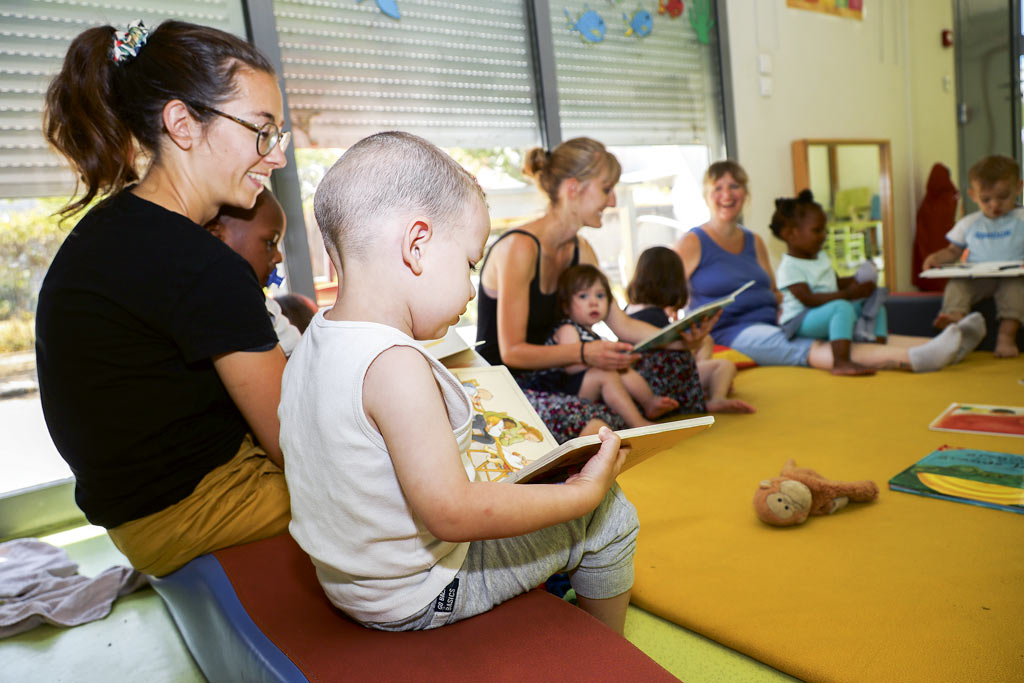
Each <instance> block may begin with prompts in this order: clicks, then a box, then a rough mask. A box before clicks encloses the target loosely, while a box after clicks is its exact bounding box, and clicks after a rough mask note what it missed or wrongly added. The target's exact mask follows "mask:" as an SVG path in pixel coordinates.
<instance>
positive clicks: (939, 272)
mask: <svg viewBox="0 0 1024 683" xmlns="http://www.w3.org/2000/svg"><path fill="white" fill-rule="evenodd" d="M1021 275H1024V262H1022V261H982V262H981V263H960V262H957V263H947V264H946V265H944V266H939V267H938V268H929V269H928V270H925V271H922V272H921V277H927V278H935V277H941V278H947V277H1019V276H1021Z"/></svg>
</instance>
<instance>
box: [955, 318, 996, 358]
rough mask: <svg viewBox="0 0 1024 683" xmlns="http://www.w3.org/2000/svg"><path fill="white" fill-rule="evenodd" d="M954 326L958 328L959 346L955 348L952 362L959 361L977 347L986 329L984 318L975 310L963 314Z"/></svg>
mask: <svg viewBox="0 0 1024 683" xmlns="http://www.w3.org/2000/svg"><path fill="white" fill-rule="evenodd" d="M956 326H957V327H959V328H960V348H958V349H957V351H956V356H954V357H953V362H954V363H959V362H960V361H962V360H963V359H964V358H965V357H966V356H967V354H969V353H970V352H971V351H973V350H974V349H976V348H977V347H978V344H980V343H981V340H982V339H984V338H985V332H987V331H988V330H987V329H986V327H985V318H984V317H983V316H982V315H981V313H978V312H977V311H974V312H973V313H970V314H968V315H965V316H964V317H963V318H961V319H960V320H959V321H958V322H957V324H956Z"/></svg>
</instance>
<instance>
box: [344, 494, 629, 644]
mask: <svg viewBox="0 0 1024 683" xmlns="http://www.w3.org/2000/svg"><path fill="white" fill-rule="evenodd" d="M527 486H528V484H527ZM638 530H639V523H638V521H637V516H636V508H634V507H633V504H632V503H630V502H629V501H628V500H627V499H626V496H625V494H623V493H622V489H620V488H619V485H618V484H615V485H613V486H612V488H611V489H610V490H609V491H608V494H607V495H606V496H605V497H604V500H603V501H601V504H600V505H598V506H597V508H596V509H595V510H594V511H593V512H591V513H590V514H587V515H584V516H583V517H580V518H579V519H574V520H572V521H569V522H564V523H562V524H557V525H555V526H552V527H548V528H546V529H540V530H539V531H534V532H533V533H531V534H526V535H524V536H515V537H513V538H498V539H493V540H487V541H474V542H472V543H470V544H469V553H468V554H467V555H466V560H465V561H464V562H463V563H462V568H461V569H460V570H459V571H458V573H457V574H456V575H455V579H454V580H453V581H452V582H451V583H450V584H449V585H448V586H447V587H446V588H445V589H444V590H443V591H441V594H440V595H438V596H437V598H436V599H435V600H434V601H433V602H431V603H430V604H429V605H427V606H426V607H424V608H423V609H421V610H419V611H418V612H416V613H415V614H413V615H412V616H410V617H407V618H406V619H401V620H399V621H390V622H383V623H382V622H370V623H363V625H364V626H368V627H370V628H375V629H380V630H382V631H416V630H423V629H429V628H437V627H438V626H444V625H445V624H452V623H455V622H456V621H460V620H462V619H468V618H469V617H472V616H476V615H477V614H482V613H483V612H486V611H488V610H490V609H491V608H492V607H494V606H495V605H499V604H501V603H503V602H505V601H506V600H509V599H511V598H514V597H515V596H517V595H520V594H522V593H525V592H527V591H529V590H532V589H534V588H536V587H538V586H539V585H541V584H542V583H544V581H546V580H547V579H548V577H550V576H551V575H552V574H558V573H562V572H569V574H570V578H569V581H570V583H571V584H572V587H573V589H575V591H576V592H577V594H579V595H582V596H583V597H586V598H593V599H602V598H612V597H615V596H616V595H620V594H622V593H625V592H626V591H628V590H629V589H630V588H632V587H633V553H634V552H635V551H636V535H637V532H638Z"/></svg>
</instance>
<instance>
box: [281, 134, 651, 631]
mask: <svg viewBox="0 0 1024 683" xmlns="http://www.w3.org/2000/svg"><path fill="white" fill-rule="evenodd" d="M313 205H314V210H315V212H316V219H317V222H318V224H319V225H320V229H321V231H322V232H323V235H324V242H325V245H326V248H327V252H328V254H329V255H330V257H331V260H332V262H333V263H334V265H335V266H336V267H337V269H338V272H342V273H344V283H343V286H342V287H341V288H340V290H339V292H338V298H337V301H336V303H335V305H334V307H333V308H331V309H329V310H325V311H321V312H320V313H318V314H317V315H316V316H315V317H314V318H313V320H312V322H311V323H310V325H309V327H308V328H307V329H306V332H305V334H304V335H303V337H302V339H301V340H300V342H299V344H298V346H297V347H296V349H295V352H294V353H293V354H292V357H291V359H290V360H289V362H288V365H287V367H286V369H285V373H284V379H283V384H282V392H281V404H280V408H279V411H278V412H279V415H280V418H281V447H282V450H283V452H284V457H285V461H286V462H287V467H286V468H285V476H286V478H287V480H288V488H289V491H290V494H291V500H292V522H291V526H290V527H289V529H290V531H291V534H292V536H294V537H295V539H296V541H297V542H298V543H299V545H300V546H302V548H303V549H304V550H305V551H306V552H307V553H308V554H309V555H310V557H311V558H312V560H313V563H314V564H315V565H316V568H317V576H318V578H319V580H320V583H321V585H322V586H323V588H324V591H325V592H326V594H327V596H328V597H329V598H330V600H331V602H333V603H334V604H335V605H336V606H337V607H339V608H340V609H341V610H343V611H344V612H345V613H346V614H348V615H349V616H351V617H352V618H354V619H356V620H357V621H359V622H361V623H362V624H364V625H366V626H370V627H372V628H378V629H384V630H414V629H424V628H433V627H437V626H442V625H444V624H447V623H451V622H454V621H458V620H460V619H464V618H467V617H470V616H473V615H475V614H479V613H481V612H485V611H487V610H489V609H490V608H491V607H493V606H495V605H497V604H499V603H501V602H503V601H505V600H508V599H509V598H512V597H514V596H515V595H518V594H520V593H523V592H525V591H527V590H530V589H531V588H533V587H535V586H538V585H539V584H540V583H542V582H543V581H544V580H545V579H547V578H548V577H549V576H550V575H552V574H555V573H559V572H570V573H571V574H572V578H571V581H572V584H573V587H574V588H575V589H576V593H577V596H578V598H579V604H580V606H581V607H582V608H583V609H585V610H586V611H588V612H590V613H591V614H593V615H594V616H596V617H597V618H599V619H601V620H602V621H604V622H605V623H606V624H608V625H609V626H611V627H612V628H614V629H616V630H617V631H619V632H620V633H621V632H622V626H623V622H624V620H625V611H626V606H627V605H628V602H629V592H630V588H631V587H632V581H633V552H634V550H635V545H636V533H637V520H636V511H635V510H634V508H633V506H632V505H631V504H630V503H629V501H627V500H626V499H625V497H624V496H623V494H622V492H621V490H620V489H619V488H618V486H617V485H615V477H616V476H617V474H618V472H619V469H620V468H621V466H622V459H623V457H624V455H623V454H624V451H620V449H619V440H618V437H617V436H616V435H615V434H613V433H612V432H611V431H609V430H607V429H604V430H602V433H601V439H602V441H603V444H602V447H601V449H600V451H599V452H598V453H597V454H596V455H595V456H593V458H591V460H590V461H589V462H588V463H587V464H586V466H585V467H584V468H583V470H582V471H581V472H580V473H579V474H578V475H575V476H574V477H571V478H570V479H569V480H567V481H566V482H565V483H564V484H561V485H543V484H531V485H516V484H504V483H496V482H473V481H471V479H470V476H468V472H467V470H466V468H465V467H464V465H463V460H462V458H461V453H460V452H462V451H464V450H465V449H466V448H467V447H468V444H469V441H470V439H471V436H472V430H471V418H472V407H471V404H470V402H469V398H468V397H467V395H466V394H465V393H464V392H463V390H462V388H461V384H460V383H459V381H458V380H457V379H455V377H454V376H453V375H452V374H451V373H449V372H448V371H447V370H446V369H445V368H444V367H443V366H442V365H441V364H440V363H438V362H437V361H436V360H434V359H433V358H431V357H430V355H429V354H427V353H426V352H425V351H424V349H423V347H422V346H420V345H419V344H418V343H417V342H416V340H426V339H436V338H438V337H441V336H443V335H444V332H445V330H446V329H447V328H448V327H449V326H450V325H452V324H454V323H455V322H456V321H457V320H458V318H459V316H460V315H461V314H462V313H463V312H464V311H465V309H466V304H467V303H468V302H469V301H470V300H471V299H472V298H473V297H474V296H475V291H474V289H473V285H472V284H471V282H470V271H471V270H472V269H473V268H474V267H475V264H476V263H477V262H478V261H479V260H480V259H481V257H482V254H483V247H484V242H485V240H486V239H487V235H488V232H489V230H490V220H489V218H488V214H487V206H486V204H485V202H484V196H483V191H482V190H481V189H480V186H479V185H478V184H477V183H476V180H475V179H474V178H473V177H472V176H471V175H470V174H468V173H467V172H466V171H465V170H463V169H462V167H460V166H459V165H458V164H457V163H455V162H454V161H453V160H452V159H451V157H449V156H448V155H447V154H445V153H444V152H442V151H441V150H439V149H437V148H436V147H434V146H433V145H431V144H430V143H429V142H427V141H425V140H423V139H421V138H418V137H416V136H413V135H410V134H407V133H395V132H392V133H380V134H377V135H373V136H371V137H369V138H366V139H364V140H362V141H360V142H359V143H357V144H356V145H354V146H353V147H351V148H350V149H349V150H347V151H346V152H345V154H344V155H342V157H341V158H340V159H339V160H338V161H337V162H336V163H335V164H334V166H333V167H332V168H331V169H330V170H329V171H328V172H327V174H326V175H325V176H324V179H323V181H322V182H321V183H320V185H319V187H318V188H317V191H316V196H315V198H314V203H313Z"/></svg>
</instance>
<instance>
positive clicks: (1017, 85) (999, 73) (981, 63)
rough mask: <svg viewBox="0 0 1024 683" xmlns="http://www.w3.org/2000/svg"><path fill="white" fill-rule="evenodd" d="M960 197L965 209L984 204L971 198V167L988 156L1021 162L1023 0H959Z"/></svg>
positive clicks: (956, 43)
mask: <svg viewBox="0 0 1024 683" xmlns="http://www.w3.org/2000/svg"><path fill="white" fill-rule="evenodd" d="M954 23H955V31H954V46H955V50H956V83H957V108H958V111H957V121H958V123H959V138H960V139H959V143H960V178H959V184H960V196H961V197H962V198H963V202H964V213H965V214H967V213H971V212H973V211H977V210H978V207H977V205H975V203H974V202H972V201H971V199H970V197H968V196H967V191H966V190H967V188H968V187H969V183H968V180H967V171H968V169H970V167H971V166H972V165H973V164H974V163H975V162H976V161H978V160H979V159H981V158H982V157H985V156H988V155H990V154H1003V155H1006V156H1010V157H1014V158H1015V159H1017V161H1018V162H1019V161H1021V136H1022V131H1021V117H1020V111H1021V80H1020V73H1021V47H1020V46H1021V33H1022V30H1021V29H1022V27H1021V19H1020V0H1014V1H1013V2H1008V1H1007V0H955V4H954Z"/></svg>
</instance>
